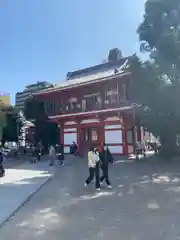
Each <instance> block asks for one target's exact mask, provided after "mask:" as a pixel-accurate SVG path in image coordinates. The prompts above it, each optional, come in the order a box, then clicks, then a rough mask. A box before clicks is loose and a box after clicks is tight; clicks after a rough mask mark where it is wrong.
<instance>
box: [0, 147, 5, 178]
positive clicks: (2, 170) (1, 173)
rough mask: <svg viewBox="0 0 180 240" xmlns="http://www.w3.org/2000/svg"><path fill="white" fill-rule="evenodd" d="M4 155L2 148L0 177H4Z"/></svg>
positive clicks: (0, 150)
mask: <svg viewBox="0 0 180 240" xmlns="http://www.w3.org/2000/svg"><path fill="white" fill-rule="evenodd" d="M3 162H4V155H3V150H2V148H1V149H0V177H4V175H5V169H4V164H3Z"/></svg>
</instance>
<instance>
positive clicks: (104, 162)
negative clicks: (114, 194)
mask: <svg viewBox="0 0 180 240" xmlns="http://www.w3.org/2000/svg"><path fill="white" fill-rule="evenodd" d="M99 156H100V161H101V169H102V173H103V174H102V177H100V184H103V181H104V180H105V181H106V184H107V186H108V188H112V186H111V183H110V181H109V176H108V175H109V174H108V169H109V162H110V163H112V164H113V163H114V160H113V156H112V154H111V152H110V151H109V148H108V146H107V145H106V144H105V143H104V146H103V149H102V151H101V152H100V154H99Z"/></svg>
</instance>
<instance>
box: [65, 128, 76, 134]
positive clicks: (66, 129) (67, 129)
mask: <svg viewBox="0 0 180 240" xmlns="http://www.w3.org/2000/svg"><path fill="white" fill-rule="evenodd" d="M76 131H77V129H76V128H65V129H64V132H65V133H66V132H76Z"/></svg>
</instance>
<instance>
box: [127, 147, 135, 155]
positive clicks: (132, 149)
mask: <svg viewBox="0 0 180 240" xmlns="http://www.w3.org/2000/svg"><path fill="white" fill-rule="evenodd" d="M133 152H134V148H133V146H132V145H128V154H131V153H133Z"/></svg>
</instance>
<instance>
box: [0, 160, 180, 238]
mask: <svg viewBox="0 0 180 240" xmlns="http://www.w3.org/2000/svg"><path fill="white" fill-rule="evenodd" d="M84 161H85V160H84V159H71V160H68V163H67V164H66V166H64V167H63V168H61V169H58V171H57V172H56V175H55V177H54V178H53V179H52V180H51V181H49V182H48V183H47V184H45V185H44V187H43V188H41V190H40V191H38V192H37V193H36V194H35V195H34V196H33V197H32V198H31V199H30V201H29V202H28V203H27V204H26V205H25V206H23V207H22V208H21V209H20V210H19V211H18V212H17V213H16V214H15V216H13V217H12V219H11V220H10V221H8V222H7V223H6V224H5V225H3V226H2V228H1V229H0V239H1V240H11V239H18V240H22V239H26V240H32V239H33V240H36V239H38V240H49V239H51V240H59V239H63V240H74V239H77V240H100V239H103V240H109V239H112V240H121V239H122V240H144V239H146V240H152V239H153V240H157V239H163V240H166V239H167V240H174V239H180V163H179V162H173V163H171V164H169V163H164V162H154V161H152V162H151V161H147V162H146V161H140V162H138V163H137V162H130V161H129V162H127V161H125V162H123V161H119V162H118V163H117V164H116V165H112V166H110V179H111V181H112V185H113V186H114V188H113V189H112V190H108V189H107V188H106V186H104V187H103V188H102V189H101V192H96V191H95V190H94V187H93V185H91V186H89V188H87V189H84V187H83V185H84V180H85V178H86V177H87V173H88V172H87V168H86V164H85V163H84ZM23 181H29V180H23ZM17 188H18V187H17ZM16 195H17V193H15V192H14V194H13V193H12V194H11V198H15V199H16ZM0 196H2V193H1V192H0Z"/></svg>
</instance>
